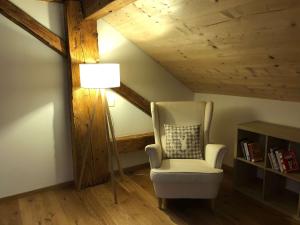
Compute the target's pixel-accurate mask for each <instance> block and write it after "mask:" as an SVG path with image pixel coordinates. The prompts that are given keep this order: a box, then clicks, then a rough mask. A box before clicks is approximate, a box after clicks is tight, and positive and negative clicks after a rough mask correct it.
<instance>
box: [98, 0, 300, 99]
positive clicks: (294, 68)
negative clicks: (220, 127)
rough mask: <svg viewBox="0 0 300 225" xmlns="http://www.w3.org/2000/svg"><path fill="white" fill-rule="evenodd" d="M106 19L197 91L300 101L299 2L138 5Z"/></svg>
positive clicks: (208, 0) (143, 0)
mask: <svg viewBox="0 0 300 225" xmlns="http://www.w3.org/2000/svg"><path fill="white" fill-rule="evenodd" d="M104 20H105V21H106V22H108V23H110V24H111V25H113V26H114V27H115V28H116V29H117V30H118V31H120V32H121V33H122V34H123V35H124V36H125V37H127V38H128V39H129V40H131V41H132V42H134V43H135V44H136V45H138V46H139V47H140V48H141V49H143V50H144V51H145V52H147V53H148V54H149V55H151V56H152V57H153V58H154V59H155V60H157V61H158V62H159V63H160V64H161V65H163V66H164V67H165V68H166V69H167V70H169V71H170V72H171V73H172V74H173V75H174V76H176V78H177V79H179V80H180V81H182V82H183V83H184V84H185V85H186V86H187V87H189V88H190V89H192V90H193V91H194V92H203V93H219V94H230V95H238V96H253V97H263V98H273V99H282V100H292V101H300V1H299V0H218V1H217V0H138V1H136V2H134V3H132V4H130V5H128V6H126V7H125V8H123V9H121V10H119V11H117V12H113V13H111V14H109V15H108V16H106V17H105V18H104ZM100 35H101V34H100Z"/></svg>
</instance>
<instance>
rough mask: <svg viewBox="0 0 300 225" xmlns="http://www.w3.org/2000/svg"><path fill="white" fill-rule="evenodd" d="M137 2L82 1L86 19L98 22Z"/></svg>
mask: <svg viewBox="0 0 300 225" xmlns="http://www.w3.org/2000/svg"><path fill="white" fill-rule="evenodd" d="M135 1H136V0H88V1H86V0H81V2H82V7H83V11H84V15H85V17H86V19H93V20H98V19H100V18H102V17H104V16H106V15H107V14H109V13H111V12H114V11H117V10H119V9H121V8H123V7H125V6H127V5H129V4H130V3H132V2H135Z"/></svg>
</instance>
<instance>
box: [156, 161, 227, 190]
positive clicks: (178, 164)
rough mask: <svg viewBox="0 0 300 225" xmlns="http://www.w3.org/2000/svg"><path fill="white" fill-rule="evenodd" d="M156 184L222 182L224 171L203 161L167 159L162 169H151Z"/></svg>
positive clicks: (163, 162)
mask: <svg viewBox="0 0 300 225" xmlns="http://www.w3.org/2000/svg"><path fill="white" fill-rule="evenodd" d="M150 176H151V180H152V181H153V182H154V183H174V184H178V183H190V184H192V183H197V184H199V183H215V184H218V183H220V182H221V180H222V177H223V170H221V169H217V168H213V167H211V166H209V165H208V163H207V162H206V161H205V160H201V159H165V160H163V161H162V164H161V167H160V168H153V169H151V173H150Z"/></svg>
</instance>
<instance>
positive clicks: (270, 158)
mask: <svg viewBox="0 0 300 225" xmlns="http://www.w3.org/2000/svg"><path fill="white" fill-rule="evenodd" d="M268 158H269V162H270V164H271V167H272V169H275V167H274V164H273V160H272V157H271V153H268Z"/></svg>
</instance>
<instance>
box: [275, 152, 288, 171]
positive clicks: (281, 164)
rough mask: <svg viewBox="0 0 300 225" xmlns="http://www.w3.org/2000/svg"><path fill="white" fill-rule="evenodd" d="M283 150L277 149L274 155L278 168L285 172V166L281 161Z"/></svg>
mask: <svg viewBox="0 0 300 225" xmlns="http://www.w3.org/2000/svg"><path fill="white" fill-rule="evenodd" d="M283 152H284V150H283V149H278V150H276V151H275V155H276V158H277V162H278V165H279V168H280V172H282V173H285V172H286V166H285V164H284V161H283Z"/></svg>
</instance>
